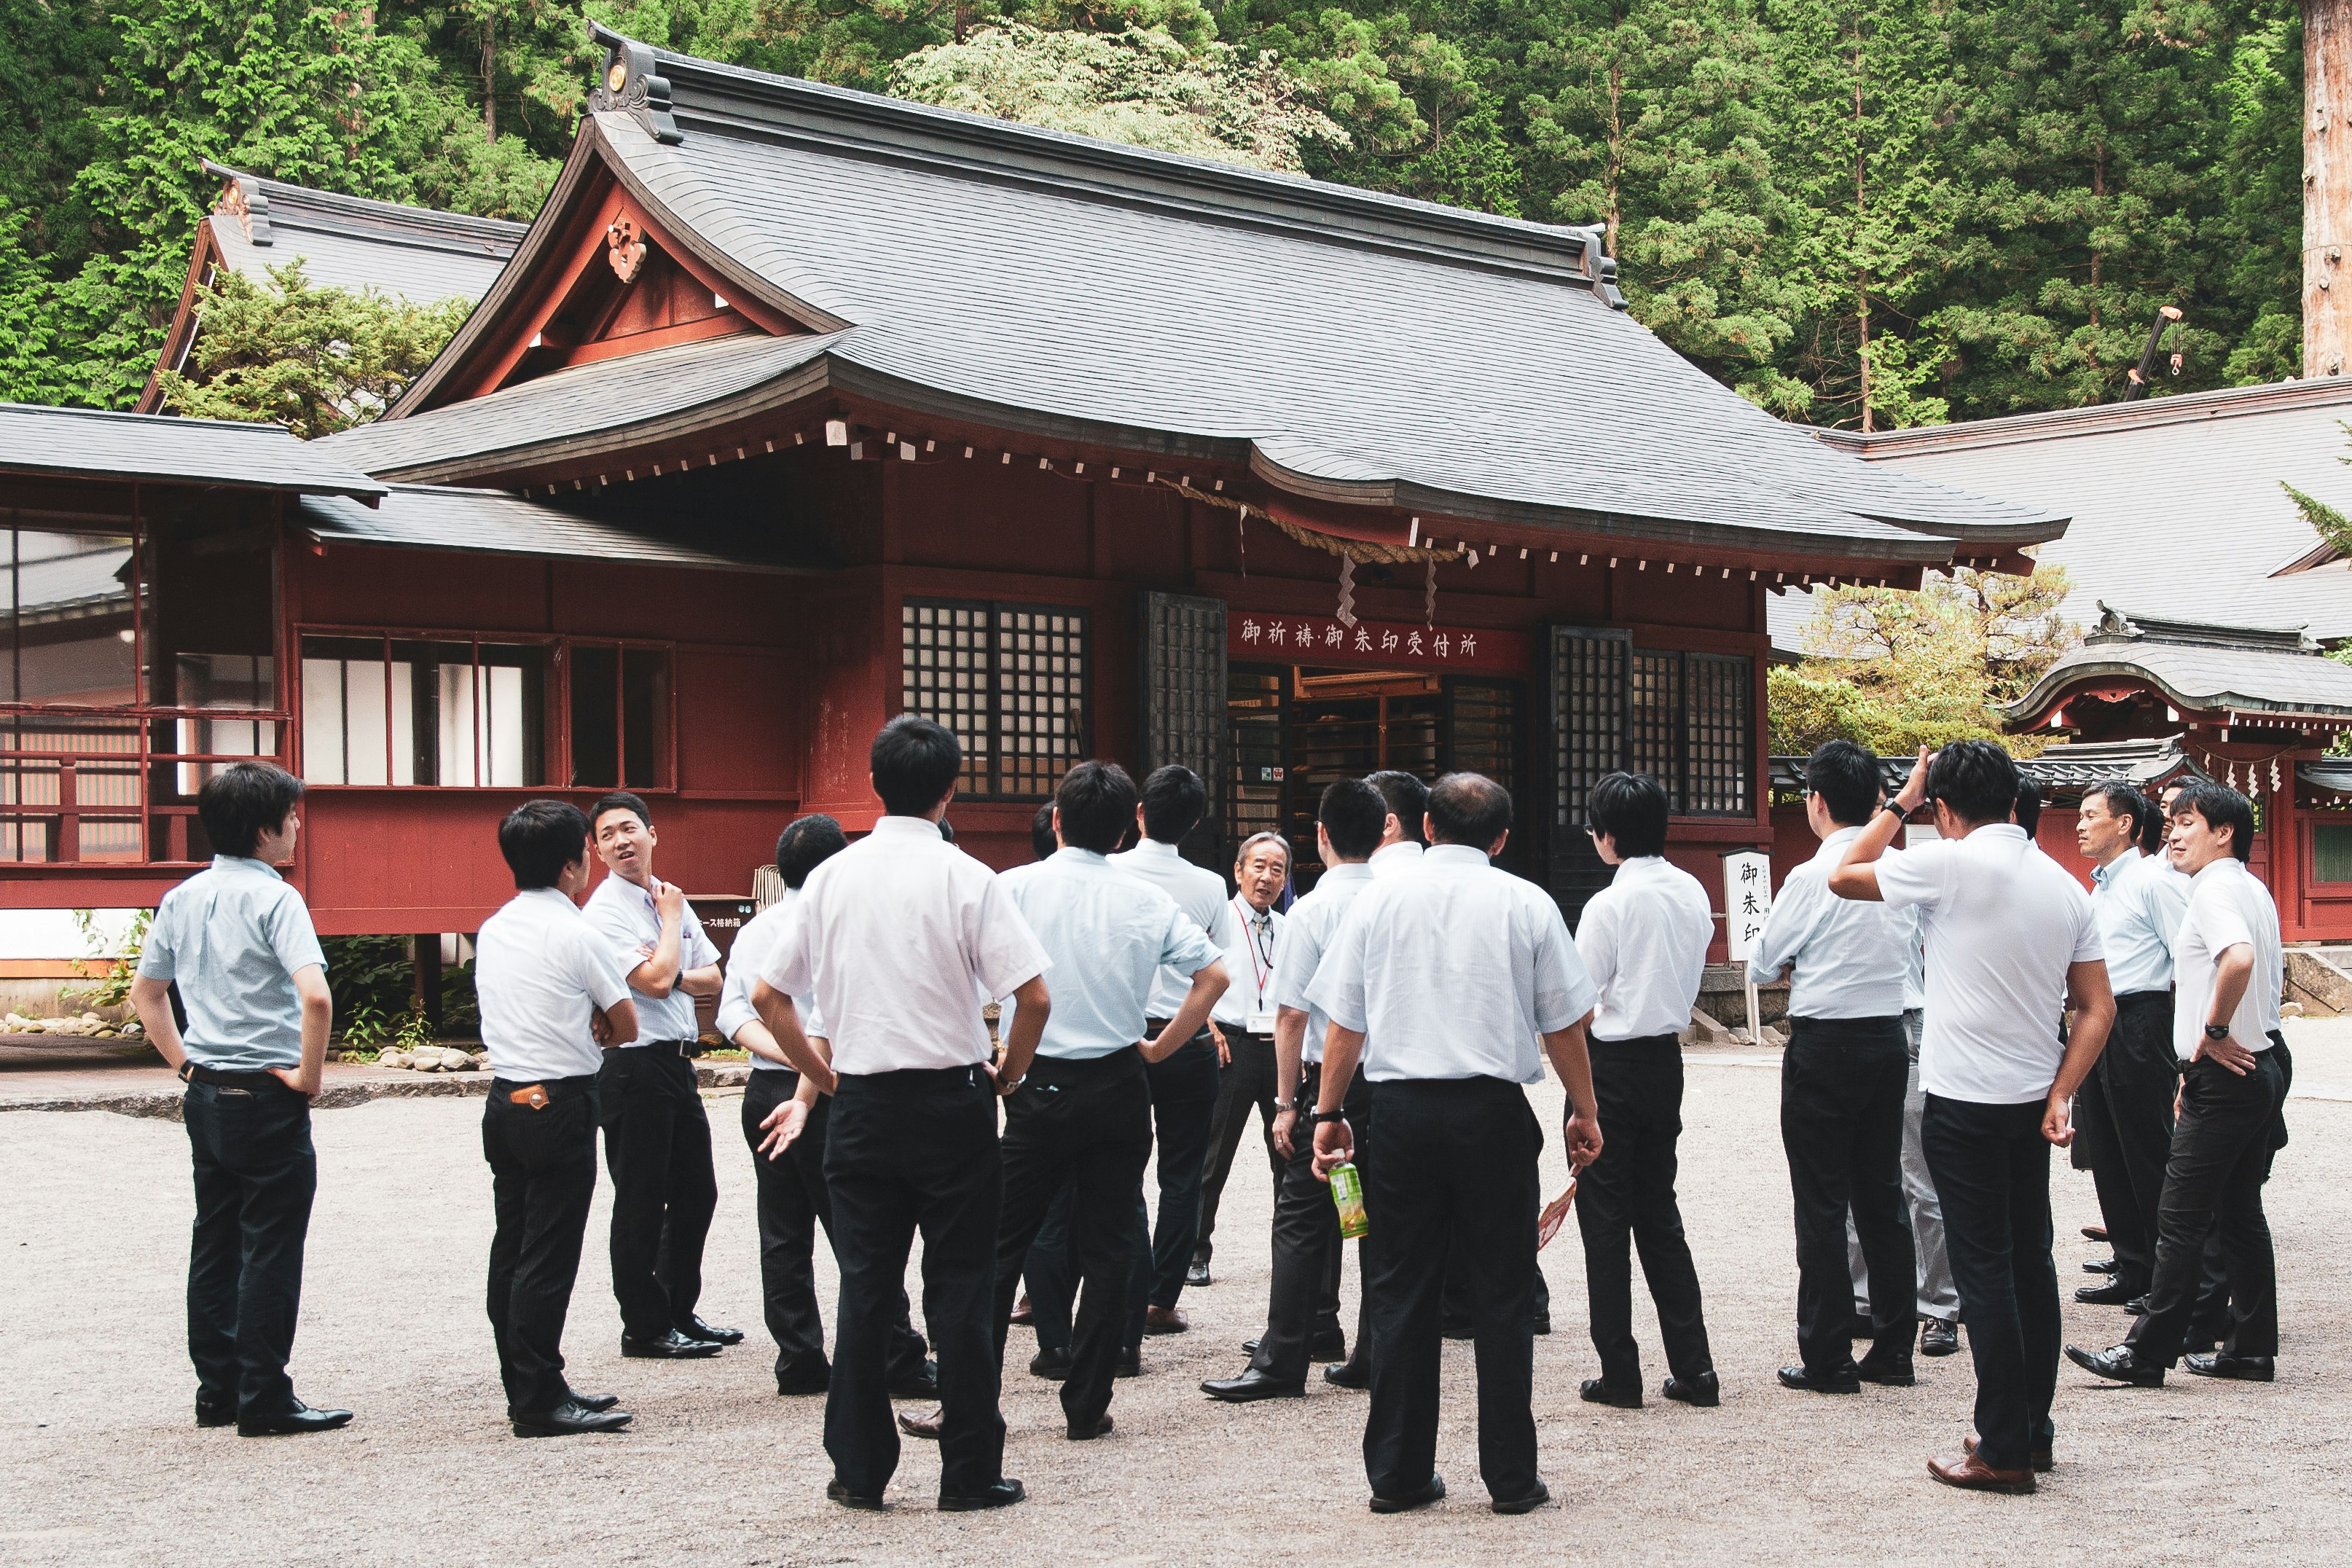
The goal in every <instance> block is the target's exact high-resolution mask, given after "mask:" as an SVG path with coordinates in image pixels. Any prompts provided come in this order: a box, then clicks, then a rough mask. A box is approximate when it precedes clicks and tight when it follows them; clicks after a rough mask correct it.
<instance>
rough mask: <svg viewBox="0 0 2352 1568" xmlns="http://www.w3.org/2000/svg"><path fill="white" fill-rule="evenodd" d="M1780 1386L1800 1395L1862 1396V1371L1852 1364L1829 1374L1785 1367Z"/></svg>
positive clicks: (1796, 1367)
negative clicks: (1793, 1390) (1791, 1389)
mask: <svg viewBox="0 0 2352 1568" xmlns="http://www.w3.org/2000/svg"><path fill="white" fill-rule="evenodd" d="M1780 1386H1781V1387H1783V1388H1793V1389H1795V1390H1796V1391H1797V1392H1798V1393H1800V1394H1860V1393H1861V1392H1862V1369H1861V1368H1859V1367H1857V1366H1855V1365H1854V1364H1853V1363H1851V1362H1849V1363H1846V1364H1845V1365H1843V1366H1836V1367H1832V1368H1830V1369H1829V1370H1828V1371H1827V1372H1815V1371H1813V1370H1812V1369H1811V1367H1807V1366H1784V1367H1782V1368H1781V1369H1780Z"/></svg>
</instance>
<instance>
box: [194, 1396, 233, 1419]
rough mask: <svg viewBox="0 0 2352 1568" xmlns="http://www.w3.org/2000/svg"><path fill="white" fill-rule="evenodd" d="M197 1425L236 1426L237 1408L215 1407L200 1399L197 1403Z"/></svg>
mask: <svg viewBox="0 0 2352 1568" xmlns="http://www.w3.org/2000/svg"><path fill="white" fill-rule="evenodd" d="M196 1425H197V1426H236V1406H235V1405H214V1404H212V1403H210V1402H208V1401H206V1400H202V1399H199V1400H197V1401H196Z"/></svg>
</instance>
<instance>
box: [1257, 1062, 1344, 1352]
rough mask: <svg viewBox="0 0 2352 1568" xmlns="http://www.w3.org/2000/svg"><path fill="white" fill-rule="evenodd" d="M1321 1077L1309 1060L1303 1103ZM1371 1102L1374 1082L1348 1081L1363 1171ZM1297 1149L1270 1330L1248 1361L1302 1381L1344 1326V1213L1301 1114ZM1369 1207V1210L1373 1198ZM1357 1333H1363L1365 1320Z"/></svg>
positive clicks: (1281, 1187)
mask: <svg viewBox="0 0 2352 1568" xmlns="http://www.w3.org/2000/svg"><path fill="white" fill-rule="evenodd" d="M1322 1081H1323V1079H1322V1068H1321V1067H1320V1066H1319V1065H1318V1064H1317V1063H1313V1062H1309V1063H1307V1064H1306V1073H1305V1075H1304V1076H1303V1077H1302V1078H1301V1079H1299V1084H1298V1095H1299V1099H1298V1103H1299V1104H1300V1105H1302V1106H1305V1107H1307V1108H1308V1109H1310V1110H1311V1109H1312V1108H1313V1107H1314V1105H1315V1101H1316V1097H1317V1095H1318V1094H1319V1093H1320V1092H1321V1086H1322ZM1370 1100H1371V1087H1370V1085H1369V1084H1367V1083H1366V1082H1365V1081H1364V1075H1363V1074H1362V1073H1358V1074H1357V1075H1356V1078H1355V1081H1354V1082H1353V1083H1350V1084H1349V1086H1348V1095H1347V1099H1346V1101H1345V1106H1346V1109H1347V1111H1348V1123H1349V1130H1350V1131H1353V1132H1354V1133H1355V1134H1356V1142H1357V1150H1356V1172H1357V1174H1358V1175H1362V1174H1363V1173H1364V1170H1365V1165H1364V1160H1363V1152H1364V1151H1363V1132H1362V1129H1363V1127H1364V1125H1365V1123H1366V1121H1368V1120H1369V1118H1368V1117H1367V1116H1365V1115H1364V1114H1363V1112H1364V1111H1365V1110H1368V1109H1369V1107H1370ZM1291 1149H1292V1153H1291V1156H1290V1158H1289V1159H1287V1160H1286V1161H1284V1162H1283V1167H1282V1180H1281V1181H1280V1182H1279V1183H1278V1184H1276V1187H1275V1194H1274V1279H1273V1284H1272V1287H1271V1288H1270V1289H1269V1290H1268V1291H1267V1295H1266V1306H1265V1332H1264V1333H1263V1334H1261V1335H1259V1336H1258V1342H1257V1353H1256V1354H1255V1355H1254V1356H1252V1357H1251V1358H1250V1365H1251V1366H1252V1367H1253V1368H1255V1370H1257V1371H1259V1372H1262V1373H1265V1375H1266V1376H1268V1377H1273V1378H1279V1379H1280V1380H1281V1381H1283V1382H1285V1383H1303V1382H1304V1381H1305V1380H1306V1377H1307V1361H1308V1356H1307V1352H1308V1350H1309V1348H1310V1347H1311V1346H1312V1345H1313V1343H1314V1339H1315V1335H1316V1334H1317V1333H1318V1331H1322V1330H1324V1329H1327V1328H1332V1329H1336V1328H1338V1327H1339V1262H1340V1258H1341V1255H1342V1254H1343V1252H1344V1251H1345V1249H1346V1243H1345V1242H1344V1241H1343V1240H1341V1238H1340V1236H1339V1208H1338V1206H1337V1205H1334V1204H1333V1203H1332V1201H1331V1186H1330V1184H1329V1183H1328V1182H1322V1181H1318V1180H1317V1179H1316V1175H1315V1141H1314V1137H1313V1130H1312V1129H1311V1128H1310V1127H1308V1126H1307V1122H1306V1121H1305V1118H1304V1115H1303V1113H1302V1116H1301V1119H1300V1121H1299V1123H1298V1126H1297V1130H1296V1131H1295V1132H1294V1133H1293V1134H1292V1138H1291ZM1365 1211H1366V1214H1367V1215H1369V1214H1370V1203H1369V1202H1367V1204H1366V1205H1365ZM1358 1331H1359V1335H1360V1333H1361V1325H1359V1329H1358Z"/></svg>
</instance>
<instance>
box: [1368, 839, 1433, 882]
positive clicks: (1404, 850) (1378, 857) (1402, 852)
mask: <svg viewBox="0 0 2352 1568" xmlns="http://www.w3.org/2000/svg"><path fill="white" fill-rule="evenodd" d="M1426 847H1427V846H1425V845H1423V844H1419V843H1416V842H1415V841H1413V840H1412V839H1410V838H1400V839H1398V840H1397V841H1396V842H1395V843H1393V844H1391V845H1389V846H1388V847H1386V848H1382V849H1375V850H1373V851H1372V858H1370V860H1367V861H1366V862H1364V863H1365V864H1366V865H1368V866H1370V868H1372V875H1373V876H1375V877H1393V876H1395V875H1396V874H1397V873H1398V872H1399V871H1409V870H1411V869H1412V868H1413V867H1415V866H1417V865H1419V864H1420V863H1421V855H1422V851H1423V849H1424V848H1426Z"/></svg>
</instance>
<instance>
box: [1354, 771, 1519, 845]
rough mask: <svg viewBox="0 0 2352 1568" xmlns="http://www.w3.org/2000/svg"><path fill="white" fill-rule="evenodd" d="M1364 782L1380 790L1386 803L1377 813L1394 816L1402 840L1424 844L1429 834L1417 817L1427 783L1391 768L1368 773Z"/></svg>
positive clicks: (1424, 810) (1425, 802)
mask: <svg viewBox="0 0 2352 1568" xmlns="http://www.w3.org/2000/svg"><path fill="white" fill-rule="evenodd" d="M1364 782H1365V783H1366V784H1370V785H1371V786H1372V787H1373V788H1374V789H1376V790H1378V791H1380V792H1381V800H1383V801H1385V802H1387V804H1388V809H1387V810H1386V811H1383V812H1382V813H1381V816H1393V817H1395V818H1396V819H1397V831H1398V832H1400V833H1402V834H1403V835H1404V841H1405V842H1406V843H1408V844H1425V843H1427V842H1428V841H1429V836H1428V835H1427V834H1425V833H1423V831H1422V829H1421V819H1422V817H1423V816H1426V815H1427V814H1428V811H1429V786H1428V785H1427V784H1423V783H1422V782H1421V780H1419V779H1418V778H1416V777H1414V776H1413V775H1412V774H1411V773H1400V772H1398V771H1397V770H1396V769H1394V768H1389V769H1387V770H1385V771H1383V772H1381V773H1372V774H1370V775H1369V776H1367V777H1366V778H1365V780H1364ZM1383 826H1385V825H1383ZM1489 842H1492V841H1491V840H1489Z"/></svg>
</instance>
